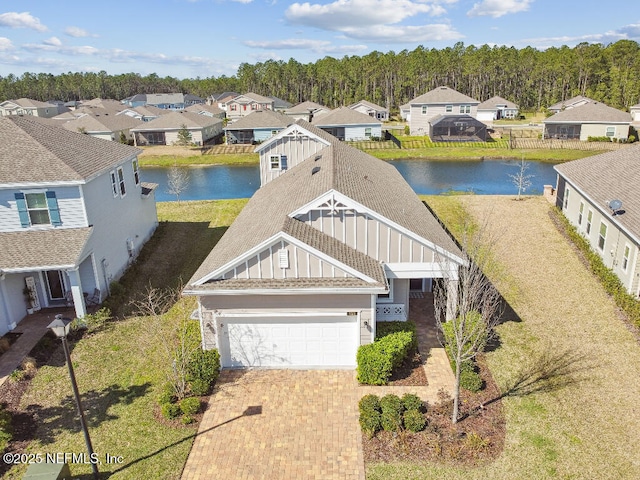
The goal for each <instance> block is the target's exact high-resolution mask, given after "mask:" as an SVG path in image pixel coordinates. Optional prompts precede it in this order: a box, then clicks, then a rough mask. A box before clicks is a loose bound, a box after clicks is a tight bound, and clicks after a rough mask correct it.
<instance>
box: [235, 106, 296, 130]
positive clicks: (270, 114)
mask: <svg viewBox="0 0 640 480" xmlns="http://www.w3.org/2000/svg"><path fill="white" fill-rule="evenodd" d="M291 123H292V120H291V118H290V117H287V116H286V115H283V114H282V113H278V112H274V111H272V110H256V111H255V112H251V113H250V114H249V115H246V116H244V117H242V118H239V119H238V120H236V121H235V122H233V123H232V124H230V125H229V126H227V127H225V130H252V129H254V128H286V127H288V126H289V125H291Z"/></svg>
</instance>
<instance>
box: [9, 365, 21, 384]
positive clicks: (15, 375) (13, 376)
mask: <svg viewBox="0 0 640 480" xmlns="http://www.w3.org/2000/svg"><path fill="white" fill-rule="evenodd" d="M23 378H24V371H22V370H20V369H17V368H16V369H15V370H14V371H13V372H11V373H10V374H9V380H11V381H12V382H19V381H20V380H22V379H23Z"/></svg>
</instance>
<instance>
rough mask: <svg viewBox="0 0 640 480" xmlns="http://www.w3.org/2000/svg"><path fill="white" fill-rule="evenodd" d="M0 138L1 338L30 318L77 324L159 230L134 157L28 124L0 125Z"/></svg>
mask: <svg viewBox="0 0 640 480" xmlns="http://www.w3.org/2000/svg"><path fill="white" fill-rule="evenodd" d="M0 136H1V137H2V138H3V141H2V142H0V334H2V333H5V332H7V331H8V330H11V329H13V328H15V326H16V324H17V323H18V322H20V320H22V318H24V316H25V315H26V313H27V309H34V310H38V309H40V308H48V307H60V306H65V305H75V313H76V316H78V317H82V316H84V315H85V313H86V305H85V297H87V296H89V297H90V296H92V295H93V294H94V293H96V294H97V297H98V300H102V299H103V298H104V297H105V296H106V295H107V294H108V292H109V284H110V282H111V281H112V280H116V279H118V278H119V277H120V276H121V275H122V274H123V273H124V271H125V269H126V268H127V266H128V265H129V264H130V263H131V262H132V261H133V260H134V259H135V258H136V256H137V254H138V253H139V251H140V249H141V247H142V245H143V244H144V243H145V242H146V241H147V239H149V237H150V236H151V234H152V233H153V232H154V230H155V228H156V226H157V223H158V221H157V216H156V206H155V197H154V193H153V190H154V188H155V185H152V184H146V183H144V182H142V179H141V176H140V175H141V172H140V170H139V168H138V159H137V155H138V153H139V152H140V151H139V150H138V149H136V148H133V147H129V146H127V145H122V144H120V143H117V142H105V141H103V140H99V139H96V138H92V137H90V136H88V135H82V134H80V133H74V132H69V131H66V130H64V129H61V128H59V127H55V126H49V125H45V124H42V123H40V122H36V121H34V120H32V119H30V118H26V117H10V118H2V119H0ZM25 289H28V290H29V291H30V293H31V298H30V299H28V300H27V298H26V296H25V294H24V293H23V292H24V291H25Z"/></svg>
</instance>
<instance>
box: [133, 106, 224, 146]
mask: <svg viewBox="0 0 640 480" xmlns="http://www.w3.org/2000/svg"><path fill="white" fill-rule="evenodd" d="M222 123H223V122H222V120H221V119H219V118H218V117H210V116H208V115H199V114H197V113H193V112H187V111H181V112H171V113H168V114H166V115H161V116H159V117H158V118H156V119H154V120H151V121H149V122H144V123H141V124H139V125H138V126H137V127H135V128H132V129H131V134H132V135H133V138H134V144H135V145H137V146H149V145H173V144H174V143H176V142H177V141H178V133H179V132H180V130H182V129H183V128H186V129H187V130H188V131H189V133H190V134H191V142H192V143H193V144H194V145H205V144H206V143H211V142H213V141H216V140H217V139H219V138H220V137H221V136H222Z"/></svg>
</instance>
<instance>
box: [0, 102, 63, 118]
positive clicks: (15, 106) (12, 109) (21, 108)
mask: <svg viewBox="0 0 640 480" xmlns="http://www.w3.org/2000/svg"><path fill="white" fill-rule="evenodd" d="M63 110H64V106H62V107H60V106H58V105H56V104H52V103H45V102H39V101H38V100H31V99H30V98H19V99H17V100H5V101H4V102H2V103H0V116H7V115H32V116H34V117H44V118H51V117H55V116H56V115H58V114H59V113H61V112H62V111H63Z"/></svg>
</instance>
